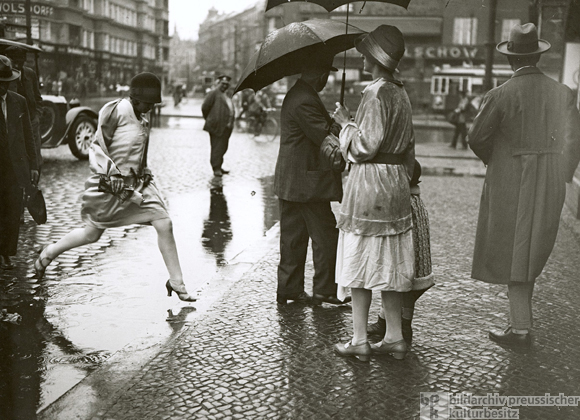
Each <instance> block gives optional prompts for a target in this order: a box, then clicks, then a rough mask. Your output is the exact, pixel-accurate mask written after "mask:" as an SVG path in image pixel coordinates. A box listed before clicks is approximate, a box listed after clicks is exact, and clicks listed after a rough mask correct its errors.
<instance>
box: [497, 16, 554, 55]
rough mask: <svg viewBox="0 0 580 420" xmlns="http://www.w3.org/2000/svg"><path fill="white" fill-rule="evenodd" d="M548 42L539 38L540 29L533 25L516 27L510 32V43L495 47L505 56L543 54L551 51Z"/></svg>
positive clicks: (504, 42)
mask: <svg viewBox="0 0 580 420" xmlns="http://www.w3.org/2000/svg"><path fill="white" fill-rule="evenodd" d="M550 47H551V45H550V43H549V42H548V41H545V40H543V39H539V38H538V28H536V25H534V24H533V23H526V24H524V25H516V26H514V27H513V28H512V30H511V31H510V36H509V40H508V41H503V42H500V43H499V44H497V46H496V47H495V48H496V49H497V50H498V51H499V52H500V53H502V54H504V55H515V56H523V55H533V54H542V53H545V52H546V51H548V50H549V49H550Z"/></svg>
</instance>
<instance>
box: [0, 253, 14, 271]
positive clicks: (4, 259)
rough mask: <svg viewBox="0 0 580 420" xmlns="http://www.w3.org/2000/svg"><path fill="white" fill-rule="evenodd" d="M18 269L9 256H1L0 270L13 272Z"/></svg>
mask: <svg viewBox="0 0 580 420" xmlns="http://www.w3.org/2000/svg"><path fill="white" fill-rule="evenodd" d="M14 267H16V266H15V265H14V264H13V263H12V261H10V257H9V256H8V255H0V269H2V270H12V269H13V268H14Z"/></svg>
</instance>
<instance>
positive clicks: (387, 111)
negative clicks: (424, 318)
mask: <svg viewBox="0 0 580 420" xmlns="http://www.w3.org/2000/svg"><path fill="white" fill-rule="evenodd" d="M355 46H356V49H357V50H358V51H359V52H360V53H362V54H363V58H364V70H365V71H366V72H367V73H370V74H371V75H372V77H373V81H372V82H371V83H370V84H369V85H368V86H367V87H366V88H365V90H364V91H363V98H362V101H361V103H360V105H359V107H358V110H357V113H356V117H355V120H354V121H352V120H351V118H350V112H349V111H348V109H346V108H345V107H344V106H342V105H340V104H337V105H338V106H337V109H336V112H335V114H334V118H335V120H336V122H337V123H339V124H340V125H341V126H342V130H341V131H340V144H341V149H342V154H343V156H344V157H345V159H348V161H350V162H351V163H352V167H351V169H350V173H349V176H348V180H347V182H346V185H345V188H344V198H343V201H342V204H341V207H340V213H339V215H338V227H339V229H340V236H339V241H338V255H337V264H336V282H337V283H338V285H339V286H340V288H339V291H341V290H343V289H344V288H350V289H351V291H352V306H353V308H352V315H353V331H354V336H353V338H352V340H351V341H350V342H348V343H345V344H342V343H339V344H336V346H335V352H336V353H338V354H339V355H340V356H354V357H357V358H358V359H360V360H362V361H368V360H369V357H370V354H371V351H372V353H375V354H392V355H393V356H394V357H395V358H397V359H403V358H404V357H405V354H406V353H407V344H406V343H405V340H403V336H402V332H401V292H407V291H409V290H411V288H412V285H413V278H414V274H415V270H414V262H415V254H414V249H413V235H412V230H411V228H412V214H411V195H410V187H409V181H410V180H411V176H412V174H413V167H414V162H415V134H414V132H413V121H412V111H411V102H410V101H409V97H408V95H407V92H406V91H405V89H404V87H403V83H401V82H400V81H399V80H397V79H395V77H394V73H395V71H396V69H397V66H398V64H399V60H401V58H402V57H403V54H404V52H405V41H404V39H403V35H402V34H401V31H399V29H398V28H396V27H395V26H390V25H381V26H379V27H378V28H376V29H375V30H373V31H372V32H370V33H369V34H366V35H363V36H361V37H360V38H359V39H357V41H356V42H355ZM373 291H380V292H381V301H382V307H383V313H384V314H385V317H386V325H387V328H386V333H385V336H384V338H383V340H382V341H381V342H380V343H378V344H373V345H372V347H371V346H370V345H369V343H368V340H367V322H368V315H369V308H370V304H371V299H372V292H373ZM339 297H340V293H339Z"/></svg>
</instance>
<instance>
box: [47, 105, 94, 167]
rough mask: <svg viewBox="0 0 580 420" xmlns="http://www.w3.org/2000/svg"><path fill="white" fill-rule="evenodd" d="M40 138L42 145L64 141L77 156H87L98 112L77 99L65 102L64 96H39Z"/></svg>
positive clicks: (51, 144)
mask: <svg viewBox="0 0 580 420" xmlns="http://www.w3.org/2000/svg"><path fill="white" fill-rule="evenodd" d="M42 106H43V108H42V112H41V114H40V137H41V139H42V148H53V147H58V146H60V145H63V144H68V147H69V149H70V151H71V152H72V154H73V155H74V156H75V157H77V158H78V159H88V158H89V147H90V145H91V143H92V141H93V139H94V138H95V133H96V131H97V119H98V114H97V113H96V112H95V111H94V110H92V109H91V108H89V107H86V106H81V104H80V101H79V100H78V99H71V101H70V103H68V104H67V102H66V99H65V97H64V96H56V95H42Z"/></svg>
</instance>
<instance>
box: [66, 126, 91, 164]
mask: <svg viewBox="0 0 580 420" xmlns="http://www.w3.org/2000/svg"><path fill="white" fill-rule="evenodd" d="M96 131H97V123H96V122H95V120H94V119H93V118H91V117H89V116H88V115H79V116H78V117H77V118H76V120H75V122H74V123H73V125H72V127H71V130H70V133H69V139H68V147H69V148H70V151H71V152H72V154H73V155H75V156H76V157H77V158H78V159H81V160H84V159H88V158H89V147H91V143H92V142H93V140H94V138H95V133H96Z"/></svg>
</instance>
